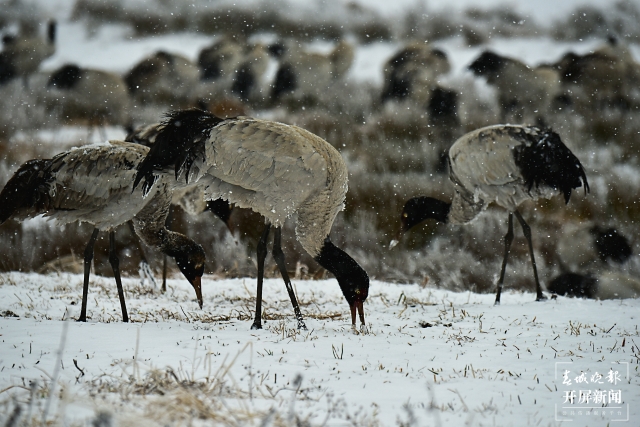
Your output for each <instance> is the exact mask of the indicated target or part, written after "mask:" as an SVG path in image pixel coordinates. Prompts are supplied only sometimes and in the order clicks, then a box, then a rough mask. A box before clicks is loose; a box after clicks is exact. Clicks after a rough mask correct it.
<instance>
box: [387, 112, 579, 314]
mask: <svg viewBox="0 0 640 427" xmlns="http://www.w3.org/2000/svg"><path fill="white" fill-rule="evenodd" d="M449 177H450V179H451V182H452V183H453V185H454V187H455V190H456V192H455V195H454V197H453V201H452V202H451V203H449V202H445V201H442V200H438V199H435V198H432V197H416V198H413V199H410V200H408V201H407V202H406V204H405V206H404V209H403V211H402V215H401V221H402V230H401V233H402V232H406V231H408V230H409V229H411V228H412V227H413V226H415V225H418V224H420V223H421V222H422V221H424V220H426V219H429V218H432V219H435V220H436V221H439V222H442V223H446V224H466V223H468V222H470V221H472V220H473V219H474V218H475V217H476V216H478V215H479V214H480V213H482V212H483V211H484V210H485V209H486V208H487V206H488V205H489V204H490V203H492V202H495V203H496V204H497V205H499V206H502V207H503V208H505V209H507V210H508V211H509V221H508V231H507V234H506V236H505V239H504V240H505V252H504V259H503V261H502V270H501V272H500V279H499V282H498V286H497V291H496V304H499V303H500V293H501V291H502V285H503V283H504V273H505V268H506V266H507V258H508V256H509V250H510V247H511V242H512V241H513V215H514V214H515V216H516V218H517V219H518V221H519V222H520V225H521V226H522V231H523V232H524V235H525V237H526V239H527V242H528V244H529V253H530V255H531V264H532V266H533V274H534V278H535V282H536V293H537V297H536V299H537V300H538V301H539V300H542V299H544V298H545V297H544V295H543V294H542V288H541V287H540V281H539V280H538V272H537V269H536V262H535V257H534V254H533V244H532V242H531V229H530V227H529V225H528V224H527V223H526V222H525V220H524V218H523V217H522V215H521V214H520V212H519V211H518V206H519V205H520V204H522V203H523V202H525V201H527V200H536V199H538V198H551V197H553V196H556V195H558V194H562V195H563V196H564V200H565V202H566V203H568V202H569V197H570V196H571V192H572V190H573V189H575V188H579V187H581V186H583V187H584V189H585V194H586V193H587V192H588V191H589V184H588V183H587V176H586V174H585V172H584V169H583V168H582V164H581V163H580V161H579V160H578V159H577V158H576V157H575V156H574V155H573V153H572V152H571V151H570V150H569V149H568V148H567V147H566V146H565V145H564V143H563V142H562V140H561V139H560V136H559V135H558V134H557V133H555V132H553V131H551V130H550V129H539V128H537V127H529V126H511V125H497V126H489V127H485V128H481V129H477V130H475V131H473V132H470V133H468V134H466V135H463V136H462V137H461V138H460V139H458V140H457V141H456V142H455V143H454V144H453V145H452V146H451V148H450V150H449ZM396 243H397V241H394V242H392V246H394V245H395V244H396Z"/></svg>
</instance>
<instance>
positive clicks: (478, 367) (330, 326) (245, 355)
mask: <svg viewBox="0 0 640 427" xmlns="http://www.w3.org/2000/svg"><path fill="white" fill-rule="evenodd" d="M205 279H206V280H203V290H204V295H205V307H204V309H203V310H199V309H198V308H197V303H196V301H195V298H194V296H193V295H192V294H191V293H192V289H190V286H189V285H188V283H187V282H186V281H184V280H170V281H169V291H168V293H167V294H166V295H162V294H160V293H159V292H158V291H157V290H153V289H152V288H149V287H148V286H142V285H141V284H140V282H139V281H137V280H133V279H127V280H125V281H124V285H125V289H126V293H127V297H128V299H127V302H128V308H129V314H130V317H131V319H132V323H130V324H123V323H121V321H120V319H121V317H120V316H121V315H120V308H119V303H118V300H117V295H116V292H115V285H114V282H113V279H112V278H107V277H98V278H95V279H94V282H93V284H92V286H91V288H90V294H89V311H88V317H89V318H90V321H89V322H87V323H86V324H83V323H77V322H74V321H66V322H65V320H68V319H72V318H73V317H74V316H77V315H78V313H79V304H80V299H81V294H82V277H81V276H79V275H68V274H60V275H49V276H42V275H35V274H19V273H7V274H3V275H2V276H0V280H1V282H2V283H3V284H2V286H0V301H1V302H0V312H2V313H4V316H5V317H3V318H0V334H1V338H2V347H1V348H2V352H1V354H0V365H2V369H1V372H0V390H1V391H2V393H0V397H2V399H1V404H2V406H0V408H2V409H1V411H0V413H3V414H4V415H3V418H2V419H4V423H5V424H3V425H10V424H8V423H7V421H6V420H7V417H8V416H9V414H10V413H11V411H12V410H13V409H14V407H15V405H16V404H21V405H22V406H21V407H22V416H23V417H25V416H26V414H28V413H29V414H32V415H33V416H34V417H35V418H36V419H37V420H40V419H42V417H44V415H43V414H45V413H46V414H48V416H47V420H48V422H53V423H54V424H55V425H90V421H91V420H93V421H92V422H94V424H93V425H100V426H103V425H104V426H106V425H119V426H134V425H149V426H155V425H158V426H161V425H196V426H197V425H237V426H241V425H314V426H315V425H327V426H345V425H356V426H362V425H415V426H426V425H433V426H449V425H454V426H457V425H468V426H494V425H497V426H518V425H536V426H556V425H566V426H598V425H606V424H607V423H608V422H610V424H608V425H630V426H631V425H635V422H636V421H637V420H638V417H640V409H639V408H638V405H637V402H638V401H640V387H638V375H639V373H638V370H637V369H638V368H637V367H638V359H639V358H640V350H639V349H638V346H637V345H638V344H637V343H640V337H639V336H638V326H637V325H638V313H639V309H640V301H639V300H638V299H631V300H609V301H593V300H579V299H567V298H562V297H559V298H558V299H557V300H550V301H547V302H543V303H540V302H534V294H529V293H524V294H521V293H511V292H506V293H505V294H504V295H503V299H502V300H503V303H502V305H501V306H497V307H495V306H493V296H492V295H478V294H474V293H470V292H466V293H453V292H448V291H443V290H438V289H433V288H428V287H427V288H425V287H420V286H417V285H394V284H390V283H383V282H376V281H374V282H373V283H372V287H371V291H370V295H369V299H368V300H367V302H366V304H365V309H366V314H367V322H368V326H367V331H366V333H364V334H363V333H354V332H352V330H351V326H350V321H349V319H348V317H349V316H348V308H347V305H346V303H345V302H344V300H343V298H342V296H341V295H340V291H339V288H338V286H337V283H336V282H335V280H326V281H294V283H295V285H296V288H297V293H298V296H299V299H300V301H301V306H302V311H303V313H304V314H305V316H306V319H307V320H306V323H307V327H308V330H307V331H300V330H296V329H295V319H294V317H293V315H292V310H291V308H290V306H289V302H288V298H287V295H286V292H285V290H284V286H283V284H282V282H281V281H280V280H275V279H270V280H267V282H266V287H265V307H266V313H267V318H268V319H269V320H268V321H267V322H266V323H265V329H264V330H262V331H252V330H250V329H249V327H250V325H251V318H252V308H253V304H254V302H255V298H254V294H255V282H254V280H253V279H236V280H214V279H213V278H212V277H205ZM565 371H569V373H568V374H567V375H566V378H567V379H568V380H569V381H571V384H570V385H569V384H563V381H564V380H563V374H564V372H565ZM616 373H617V374H616ZM582 374H584V378H586V380H587V382H586V383H585V382H583V383H579V384H576V377H580V376H581V375H582ZM597 374H599V375H601V376H602V378H601V379H600V383H599V384H598V383H595V382H592V380H593V381H597ZM611 374H613V375H612V376H610V377H608V375H611ZM594 376H596V377H594ZM609 378H610V379H611V381H613V382H610V381H609ZM614 383H615V384H614ZM30 387H31V388H30ZM52 389H53V393H52ZM586 391H590V392H591V395H590V400H589V402H590V403H589V404H587V403H585V402H586V393H585V392H586ZM600 391H604V399H605V401H606V405H602V404H600V403H598V404H595V403H594V399H596V395H597V392H600ZM610 391H615V392H619V393H618V396H619V397H620V403H619V404H618V403H616V399H617V398H616V395H615V394H614V395H611V394H610ZM571 392H575V400H574V402H573V404H572V403H570V400H569V399H570V396H571ZM581 392H582V396H583V397H582V399H583V400H584V401H583V402H579V399H580V397H579V396H581ZM50 396H54V397H50ZM609 399H612V403H611V404H609ZM586 406H591V407H594V408H593V409H590V411H591V413H590V414H589V415H586V413H587V410H586V409H578V408H584V407H586ZM45 408H46V409H45ZM610 408H614V409H610ZM572 411H573V412H572ZM579 411H583V412H582V415H580V414H579ZM96 417H97V418H96ZM2 419H0V420H2ZM96 419H101V420H103V422H104V420H110V421H109V423H105V424H99V423H98V422H97V421H96ZM634 420H635V421H634ZM17 425H20V424H17ZM34 425H35V424H34Z"/></svg>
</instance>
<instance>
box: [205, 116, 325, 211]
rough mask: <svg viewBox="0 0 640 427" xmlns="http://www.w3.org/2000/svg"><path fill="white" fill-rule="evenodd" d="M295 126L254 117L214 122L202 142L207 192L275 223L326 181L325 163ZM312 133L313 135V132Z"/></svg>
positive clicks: (312, 144)
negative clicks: (257, 213)
mask: <svg viewBox="0 0 640 427" xmlns="http://www.w3.org/2000/svg"><path fill="white" fill-rule="evenodd" d="M309 135H310V134H308V133H307V132H305V131H303V130H302V129H300V128H297V127H295V126H288V125H285V124H281V123H274V122H264V121H261V120H253V119H240V120H233V121H228V122H224V123H222V124H220V125H219V126H216V127H215V128H214V129H213V130H212V132H211V135H210V138H209V140H208V141H207V142H206V148H205V150H206V151H205V157H206V165H195V166H197V167H206V174H207V175H209V176H210V177H212V179H211V183H210V184H209V185H208V188H206V189H205V192H206V193H207V197H208V198H211V197H216V198H217V197H221V198H224V199H226V200H229V201H230V202H233V203H235V204H237V205H238V206H240V207H248V208H251V209H254V210H256V211H257V212H260V213H261V214H263V215H265V216H266V217H267V218H268V219H269V220H270V221H272V222H274V223H276V224H278V223H281V222H283V221H284V219H285V218H286V217H287V216H289V215H290V214H291V213H293V212H295V211H296V209H297V208H298V206H300V204H301V203H303V202H304V201H306V200H307V199H308V198H309V197H310V196H311V195H313V194H315V193H317V192H318V191H322V190H323V189H324V188H326V186H327V180H328V172H327V170H328V166H327V161H326V159H325V157H324V156H323V155H322V154H321V153H320V152H319V151H318V149H317V147H316V146H315V145H314V141H313V138H312V137H310V136H309ZM316 138H317V137H316Z"/></svg>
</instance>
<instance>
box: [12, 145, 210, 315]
mask: <svg viewBox="0 0 640 427" xmlns="http://www.w3.org/2000/svg"><path fill="white" fill-rule="evenodd" d="M148 151H149V149H148V148H147V147H144V146H142V145H138V144H130V143H126V142H115V141H114V142H112V144H111V145H97V146H86V147H80V148H76V149H73V150H71V151H67V152H64V153H61V154H59V155H57V156H55V157H54V158H53V159H46V160H30V161H28V162H26V163H25V164H23V165H22V166H20V168H19V169H18V171H17V172H16V173H15V174H14V175H13V177H12V178H11V179H10V180H9V181H8V182H7V184H6V185H5V187H4V189H3V190H2V192H1V193H0V224H2V223H4V222H5V221H7V220H8V219H9V218H13V219H16V220H18V221H21V220H24V219H26V218H33V217H36V216H38V215H44V216H48V217H51V218H55V219H56V220H58V221H59V222H61V223H63V224H65V223H70V222H75V221H80V222H88V223H90V224H93V225H94V227H95V228H94V230H93V234H92V235H91V238H90V239H89V243H88V244H87V246H86V248H85V251H84V287H83V291H82V310H81V312H80V317H79V318H78V320H79V321H83V322H84V321H86V318H87V317H86V316H87V294H88V290H89V274H90V269H91V260H92V259H93V247H94V245H95V242H96V239H97V237H98V232H99V231H107V232H108V233H109V242H110V249H109V262H110V263H111V267H112V268H113V274H114V276H115V280H116V284H117V287H118V296H119V297H120V305H121V309H122V318H123V321H125V322H128V321H129V318H128V315H127V308H126V304H125V300H124V291H123V289H122V282H121V279H120V269H119V260H118V257H117V255H116V246H115V233H114V229H115V228H116V227H117V226H118V225H120V224H124V223H125V222H129V221H131V222H132V223H133V227H134V229H135V232H136V233H137V234H138V235H139V236H140V237H141V238H142V240H143V241H144V242H145V243H146V244H148V245H149V246H151V247H153V248H156V249H158V250H160V251H162V252H164V253H165V254H167V255H169V256H171V257H173V258H175V260H176V263H177V264H178V267H179V268H180V271H181V272H182V274H184V276H185V277H186V278H187V280H188V281H189V283H191V285H192V286H193V288H194V290H195V292H196V296H197V298H198V304H199V305H200V307H201V308H202V290H201V277H202V274H203V273H204V262H205V254H204V250H203V249H202V247H201V246H200V245H198V244H197V243H195V242H194V241H193V240H191V239H189V238H188V237H186V236H184V235H182V234H179V233H174V232H172V231H169V230H167V229H166V228H165V226H164V222H165V219H166V216H167V212H168V209H169V204H170V203H171V196H172V194H171V191H170V189H169V188H168V185H167V183H166V182H164V180H163V179H159V180H156V182H155V183H154V184H153V185H152V187H150V188H148V189H147V193H148V194H147V197H143V195H142V191H141V190H137V191H134V188H133V179H134V176H135V173H136V167H137V166H138V164H139V162H140V161H141V160H142V159H143V158H144V156H145V155H147V153H148Z"/></svg>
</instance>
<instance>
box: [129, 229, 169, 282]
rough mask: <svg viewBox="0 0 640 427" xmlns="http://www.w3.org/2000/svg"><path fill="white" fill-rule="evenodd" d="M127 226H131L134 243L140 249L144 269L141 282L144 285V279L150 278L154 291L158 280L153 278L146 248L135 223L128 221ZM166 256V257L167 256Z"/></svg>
mask: <svg viewBox="0 0 640 427" xmlns="http://www.w3.org/2000/svg"><path fill="white" fill-rule="evenodd" d="M127 225H128V226H129V230H130V231H131V235H132V236H133V241H134V242H135V243H136V246H137V247H138V252H139V253H140V263H141V266H140V267H141V268H142V272H141V275H142V278H141V281H142V283H144V278H145V276H146V277H148V278H149V280H150V281H151V284H152V285H153V287H154V289H156V286H157V285H156V280H155V279H154V278H153V272H152V271H151V266H150V265H149V261H148V260H147V256H146V254H145V253H144V248H143V247H142V243H141V242H140V238H139V237H138V234H137V233H136V229H135V227H134V226H133V221H132V220H129V221H127ZM165 256H166V255H165Z"/></svg>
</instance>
